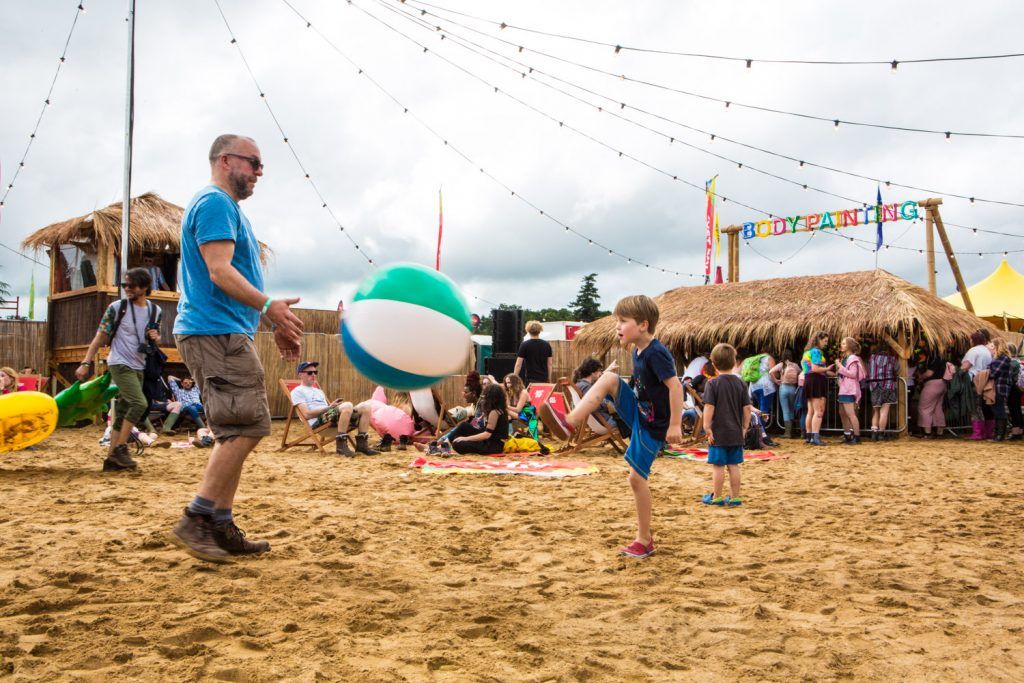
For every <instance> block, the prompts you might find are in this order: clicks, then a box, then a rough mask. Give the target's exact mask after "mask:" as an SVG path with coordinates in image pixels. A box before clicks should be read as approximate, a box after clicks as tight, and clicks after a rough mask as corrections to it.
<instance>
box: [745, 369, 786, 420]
mask: <svg viewBox="0 0 1024 683" xmlns="http://www.w3.org/2000/svg"><path fill="white" fill-rule="evenodd" d="M774 366H775V359H774V358H772V357H771V356H770V355H769V354H767V353H759V354H757V355H755V356H750V357H749V358H747V359H745V360H744V361H743V370H742V371H741V372H742V377H743V381H744V382H747V383H748V384H750V397H751V398H752V399H753V401H752V402H753V403H754V404H755V405H756V406H757V409H758V410H759V411H760V413H761V420H762V422H763V423H764V426H765V428H766V429H767V428H768V427H769V426H771V423H772V408H773V407H774V406H775V392H776V391H778V389H777V387H776V386H775V379H774V378H773V377H772V373H771V369H772V367H774Z"/></svg>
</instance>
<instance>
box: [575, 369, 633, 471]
mask: <svg viewBox="0 0 1024 683" xmlns="http://www.w3.org/2000/svg"><path fill="white" fill-rule="evenodd" d="M565 392H566V397H567V398H568V402H569V406H570V410H571V409H572V408H575V407H576V406H577V405H579V403H580V401H582V400H583V395H582V394H580V392H579V389H577V388H576V386H575V385H574V384H572V383H571V382H567V383H566V384H565ZM606 441H607V442H608V443H609V444H611V446H612V448H614V449H615V450H616V452H618V453H619V455H622V454H623V453H625V452H626V442H625V440H623V438H622V435H621V434H619V430H618V428H616V427H612V426H611V425H610V424H608V421H607V420H605V419H604V418H603V417H601V416H600V415H598V414H597V413H591V414H590V415H589V416H587V421H586V423H585V424H584V425H583V426H582V427H580V428H579V429H578V430H576V431H575V432H574V433H573V434H572V435H571V436H570V437H569V442H568V445H569V449H570V452H571V453H576V452H577V451H579V450H582V449H584V448H591V447H593V446H602V445H604V443H605V442H606Z"/></svg>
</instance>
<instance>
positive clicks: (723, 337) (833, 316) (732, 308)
mask: <svg viewBox="0 0 1024 683" xmlns="http://www.w3.org/2000/svg"><path fill="white" fill-rule="evenodd" d="M655 301H656V302H657V304H658V307H659V309H660V311H661V320H660V322H659V323H658V327H657V335H656V336H657V337H658V339H660V340H661V342H662V343H663V344H665V345H666V346H668V347H669V348H670V349H672V351H673V352H675V353H676V354H678V355H680V356H683V357H691V356H693V355H695V352H697V351H702V350H704V351H706V350H707V349H710V348H711V347H712V346H714V345H715V344H716V343H718V342H723V341H724V342H729V343H731V344H733V345H734V346H737V347H741V348H747V349H750V350H752V351H768V350H779V349H783V348H786V347H792V346H793V345H794V344H795V343H796V342H798V341H800V342H802V341H803V340H805V339H806V338H807V337H809V336H810V335H812V334H814V333H815V332H817V331H819V330H823V331H825V332H828V333H830V334H832V335H833V336H839V335H843V336H847V335H848V336H852V337H859V338H864V337H870V338H874V339H883V340H886V341H888V342H889V343H890V344H891V345H892V346H893V347H894V348H897V349H898V350H899V349H901V348H902V349H903V350H904V351H906V353H907V355H909V350H908V349H912V348H913V347H914V345H915V344H916V343H918V342H921V341H923V342H925V343H927V344H928V345H929V346H932V347H934V348H937V349H939V350H944V349H945V348H947V347H949V346H951V345H955V346H960V345H964V344H967V345H969V344H968V339H969V337H970V334H971V332H973V331H975V330H977V329H979V328H980V327H987V328H990V331H991V332H992V334H993V335H998V334H999V332H998V331H997V330H996V328H995V327H992V326H991V325H989V324H988V323H986V322H985V321H983V320H981V319H980V318H978V317H976V316H974V315H973V314H971V313H968V312H967V311H964V310H963V309H960V308H957V307H955V306H952V305H951V304H948V303H946V302H945V301H943V300H942V299H940V298H939V297H937V296H935V295H933V294H931V293H929V292H928V291H927V290H925V289H923V288H921V287H918V286H916V285H913V284H911V283H909V282H907V281H906V280H904V279H902V278H899V277H896V276H895V275H893V274H892V273H889V272H887V271H885V270H881V269H879V270H873V271H861V272H855V273H842V274H839V275H810V276H804V277H790V278H778V279H773V280H755V281H751V282H731V283H724V284H718V285H712V286H697V287H680V288H678V289H673V290H671V291H668V292H665V293H664V294H662V295H660V296H658V297H655ZM908 342H909V343H908ZM574 343H575V344H577V345H578V346H579V347H581V350H583V351H584V352H589V353H595V352H596V353H603V352H604V351H606V350H607V349H609V348H611V347H612V345H614V344H617V343H618V338H617V336H616V334H615V318H614V316H607V317H605V318H601V319H600V320H597V321H595V322H593V323H590V324H589V325H587V326H586V327H584V328H583V329H582V330H580V332H578V333H577V334H576V338H575V341H574Z"/></svg>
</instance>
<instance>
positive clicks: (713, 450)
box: [708, 446, 743, 466]
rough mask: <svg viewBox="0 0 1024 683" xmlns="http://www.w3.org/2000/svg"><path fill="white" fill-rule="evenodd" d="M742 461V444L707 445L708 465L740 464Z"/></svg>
mask: <svg viewBox="0 0 1024 683" xmlns="http://www.w3.org/2000/svg"><path fill="white" fill-rule="evenodd" d="M742 463H743V446H708V464H709V465H723V466H724V465H740V464H742Z"/></svg>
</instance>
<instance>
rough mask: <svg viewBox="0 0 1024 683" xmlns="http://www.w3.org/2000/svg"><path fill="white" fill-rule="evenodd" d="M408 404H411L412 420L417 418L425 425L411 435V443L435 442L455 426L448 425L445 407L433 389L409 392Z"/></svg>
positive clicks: (448, 420)
mask: <svg viewBox="0 0 1024 683" xmlns="http://www.w3.org/2000/svg"><path fill="white" fill-rule="evenodd" d="M409 402H410V403H411V404H412V410H413V413H414V415H413V419H415V418H416V417H417V416H418V417H419V418H420V419H421V420H423V422H424V423H425V426H424V427H423V428H421V429H419V430H418V431H416V432H415V433H414V434H413V435H412V440H413V441H419V442H427V441H436V440H437V439H439V438H440V437H441V434H443V433H444V432H445V431H446V430H447V429H449V428H451V427H454V426H455V425H453V424H450V422H451V421H450V419H449V417H448V410H447V406H445V404H444V400H442V398H441V396H440V394H438V393H437V390H436V389H434V388H433V387H431V388H429V389H417V390H416V391H410V392H409Z"/></svg>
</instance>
